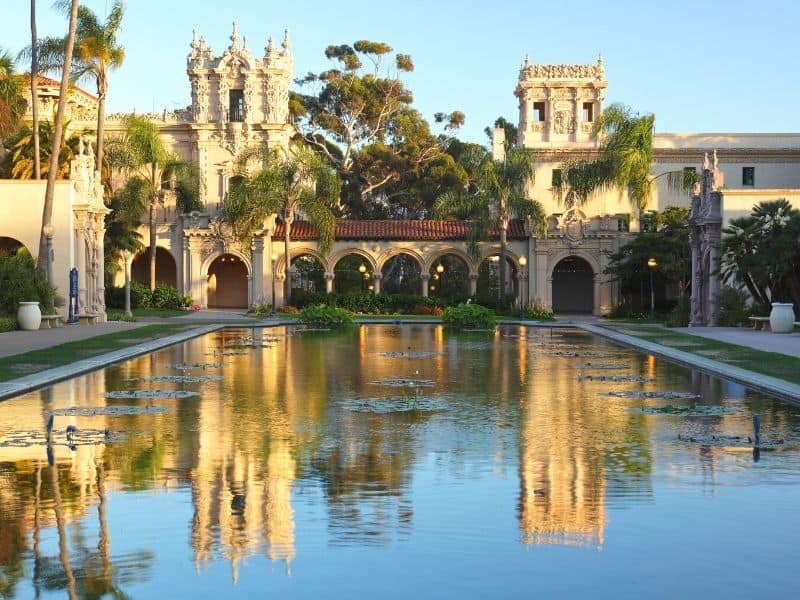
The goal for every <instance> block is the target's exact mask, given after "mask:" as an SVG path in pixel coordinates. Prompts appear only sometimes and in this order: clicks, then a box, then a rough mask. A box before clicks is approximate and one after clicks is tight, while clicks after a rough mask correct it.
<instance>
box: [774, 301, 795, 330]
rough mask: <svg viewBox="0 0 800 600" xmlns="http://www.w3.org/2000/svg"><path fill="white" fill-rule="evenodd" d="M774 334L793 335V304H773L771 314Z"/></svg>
mask: <svg viewBox="0 0 800 600" xmlns="http://www.w3.org/2000/svg"><path fill="white" fill-rule="evenodd" d="M769 327H770V329H772V331H773V333H791V332H792V329H793V328H794V309H793V308H792V303H791V302H773V303H772V311H770V313H769Z"/></svg>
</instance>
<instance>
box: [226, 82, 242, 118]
mask: <svg viewBox="0 0 800 600" xmlns="http://www.w3.org/2000/svg"><path fill="white" fill-rule="evenodd" d="M229 94H230V108H229V110H228V120H229V121H232V122H241V121H244V92H243V91H242V90H231V91H230V92H229Z"/></svg>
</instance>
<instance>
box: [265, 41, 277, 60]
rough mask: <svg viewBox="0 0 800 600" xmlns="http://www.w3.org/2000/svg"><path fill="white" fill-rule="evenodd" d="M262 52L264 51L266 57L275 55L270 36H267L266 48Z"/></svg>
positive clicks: (273, 43)
mask: <svg viewBox="0 0 800 600" xmlns="http://www.w3.org/2000/svg"><path fill="white" fill-rule="evenodd" d="M264 50H265V51H266V55H267V56H272V55H273V54H275V52H276V49H275V42H273V41H272V36H269V39H268V40H267V47H266V48H265V49H264Z"/></svg>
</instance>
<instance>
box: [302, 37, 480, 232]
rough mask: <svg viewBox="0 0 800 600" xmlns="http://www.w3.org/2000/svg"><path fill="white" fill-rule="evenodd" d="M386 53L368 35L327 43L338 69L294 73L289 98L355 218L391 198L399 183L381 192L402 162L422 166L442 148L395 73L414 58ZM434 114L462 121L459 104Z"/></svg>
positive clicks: (395, 179)
mask: <svg viewBox="0 0 800 600" xmlns="http://www.w3.org/2000/svg"><path fill="white" fill-rule="evenodd" d="M392 52H393V50H392V47H391V46H390V45H389V44H386V43H384V42H375V41H369V40H358V41H356V42H355V43H353V45H352V46H351V45H349V44H339V45H330V46H328V47H327V48H326V50H325V56H326V58H328V59H330V60H333V61H336V63H337V68H332V69H329V70H326V71H322V72H320V73H309V74H308V75H306V76H305V77H303V78H301V79H300V80H298V83H299V84H300V85H301V86H302V88H303V91H304V93H301V94H297V93H295V94H292V96H291V99H290V112H291V114H292V115H293V117H294V119H295V124H296V125H297V127H298V129H299V131H300V132H301V135H302V138H303V141H304V142H305V143H306V144H308V145H310V146H311V147H313V148H314V149H315V150H316V151H317V152H318V153H319V154H320V155H321V156H323V157H324V158H325V159H326V160H327V161H328V162H329V164H330V165H331V166H332V167H333V168H334V169H335V170H336V171H337V172H338V173H339V176H340V177H341V179H342V184H343V188H342V200H343V203H344V205H345V206H346V208H347V210H348V212H349V214H350V216H351V217H355V218H363V217H365V216H371V214H370V213H371V212H375V211H374V209H375V205H378V208H380V204H381V203H385V202H387V201H391V197H392V195H393V194H395V193H397V192H398V190H399V187H398V188H397V189H394V190H390V191H388V192H387V195H388V196H389V198H388V200H387V197H386V195H383V194H382V192H383V191H384V190H385V189H386V188H387V186H389V185H390V184H392V183H399V182H400V180H401V179H402V178H403V176H404V175H405V174H407V173H408V172H409V169H408V167H409V165H411V166H415V165H416V166H422V165H425V164H427V163H429V162H431V161H434V160H436V159H437V158H438V157H440V155H441V153H442V148H441V147H440V145H439V144H437V143H436V142H437V138H436V137H434V136H430V135H429V134H428V132H427V124H425V126H424V127H423V126H420V124H419V121H424V119H422V117H421V115H419V113H418V112H417V111H414V110H413V109H412V108H411V104H412V102H413V95H412V93H411V91H410V90H409V89H408V88H407V87H406V85H405V83H404V82H403V81H402V79H401V76H402V75H403V74H405V73H409V72H411V71H413V70H414V63H413V61H412V59H411V57H410V56H409V55H408V54H402V53H395V54H394V55H393V56H392ZM435 118H436V121H437V122H442V123H446V128H448V129H449V128H455V127H458V126H459V125H460V124H461V123H463V121H464V115H463V113H460V112H458V111H454V112H452V113H447V114H446V113H437V115H436V117H435ZM414 121H416V122H417V123H413V122H414ZM409 135H411V136H412V137H409ZM406 187H407V186H406ZM378 212H380V211H378Z"/></svg>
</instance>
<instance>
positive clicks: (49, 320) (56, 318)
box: [39, 315, 64, 329]
mask: <svg viewBox="0 0 800 600" xmlns="http://www.w3.org/2000/svg"><path fill="white" fill-rule="evenodd" d="M63 324H64V317H62V316H61V315H42V322H41V324H40V325H39V329H57V328H58V327H61V326H62V325H63Z"/></svg>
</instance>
